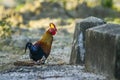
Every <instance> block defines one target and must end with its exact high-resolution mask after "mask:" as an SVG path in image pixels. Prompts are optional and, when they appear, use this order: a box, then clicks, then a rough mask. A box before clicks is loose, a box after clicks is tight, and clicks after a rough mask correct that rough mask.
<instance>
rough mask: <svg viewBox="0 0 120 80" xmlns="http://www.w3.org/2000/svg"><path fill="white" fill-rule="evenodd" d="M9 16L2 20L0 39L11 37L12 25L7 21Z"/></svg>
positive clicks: (0, 23) (0, 21) (0, 22)
mask: <svg viewBox="0 0 120 80" xmlns="http://www.w3.org/2000/svg"><path fill="white" fill-rule="evenodd" d="M7 18H9V16H5V17H3V18H2V19H1V20H0V37H1V38H4V39H6V38H8V37H11V23H10V22H8V21H6V19H7Z"/></svg>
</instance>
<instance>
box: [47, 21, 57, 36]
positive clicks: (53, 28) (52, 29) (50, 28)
mask: <svg viewBox="0 0 120 80" xmlns="http://www.w3.org/2000/svg"><path fill="white" fill-rule="evenodd" d="M48 32H49V33H51V34H52V35H55V34H56V32H57V28H56V26H55V25H54V24H53V23H50V24H49V29H48Z"/></svg>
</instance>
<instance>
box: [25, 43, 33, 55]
mask: <svg viewBox="0 0 120 80" xmlns="http://www.w3.org/2000/svg"><path fill="white" fill-rule="evenodd" d="M31 46H32V43H31V42H27V44H26V47H25V53H26V50H27V48H30V47H31Z"/></svg>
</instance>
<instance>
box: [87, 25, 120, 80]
mask: <svg viewBox="0 0 120 80" xmlns="http://www.w3.org/2000/svg"><path fill="white" fill-rule="evenodd" d="M85 43H86V54H85V66H86V69H87V70H88V71H91V72H95V73H104V74H105V75H108V76H109V77H110V78H114V76H116V77H120V25H118V24H104V25H101V26H98V27H94V28H90V29H88V30H87V31H86V42H85Z"/></svg>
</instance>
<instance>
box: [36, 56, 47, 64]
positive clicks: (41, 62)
mask: <svg viewBox="0 0 120 80" xmlns="http://www.w3.org/2000/svg"><path fill="white" fill-rule="evenodd" d="M45 61H46V58H45V56H43V57H42V59H40V60H38V61H37V62H38V63H39V64H44V63H45Z"/></svg>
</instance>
